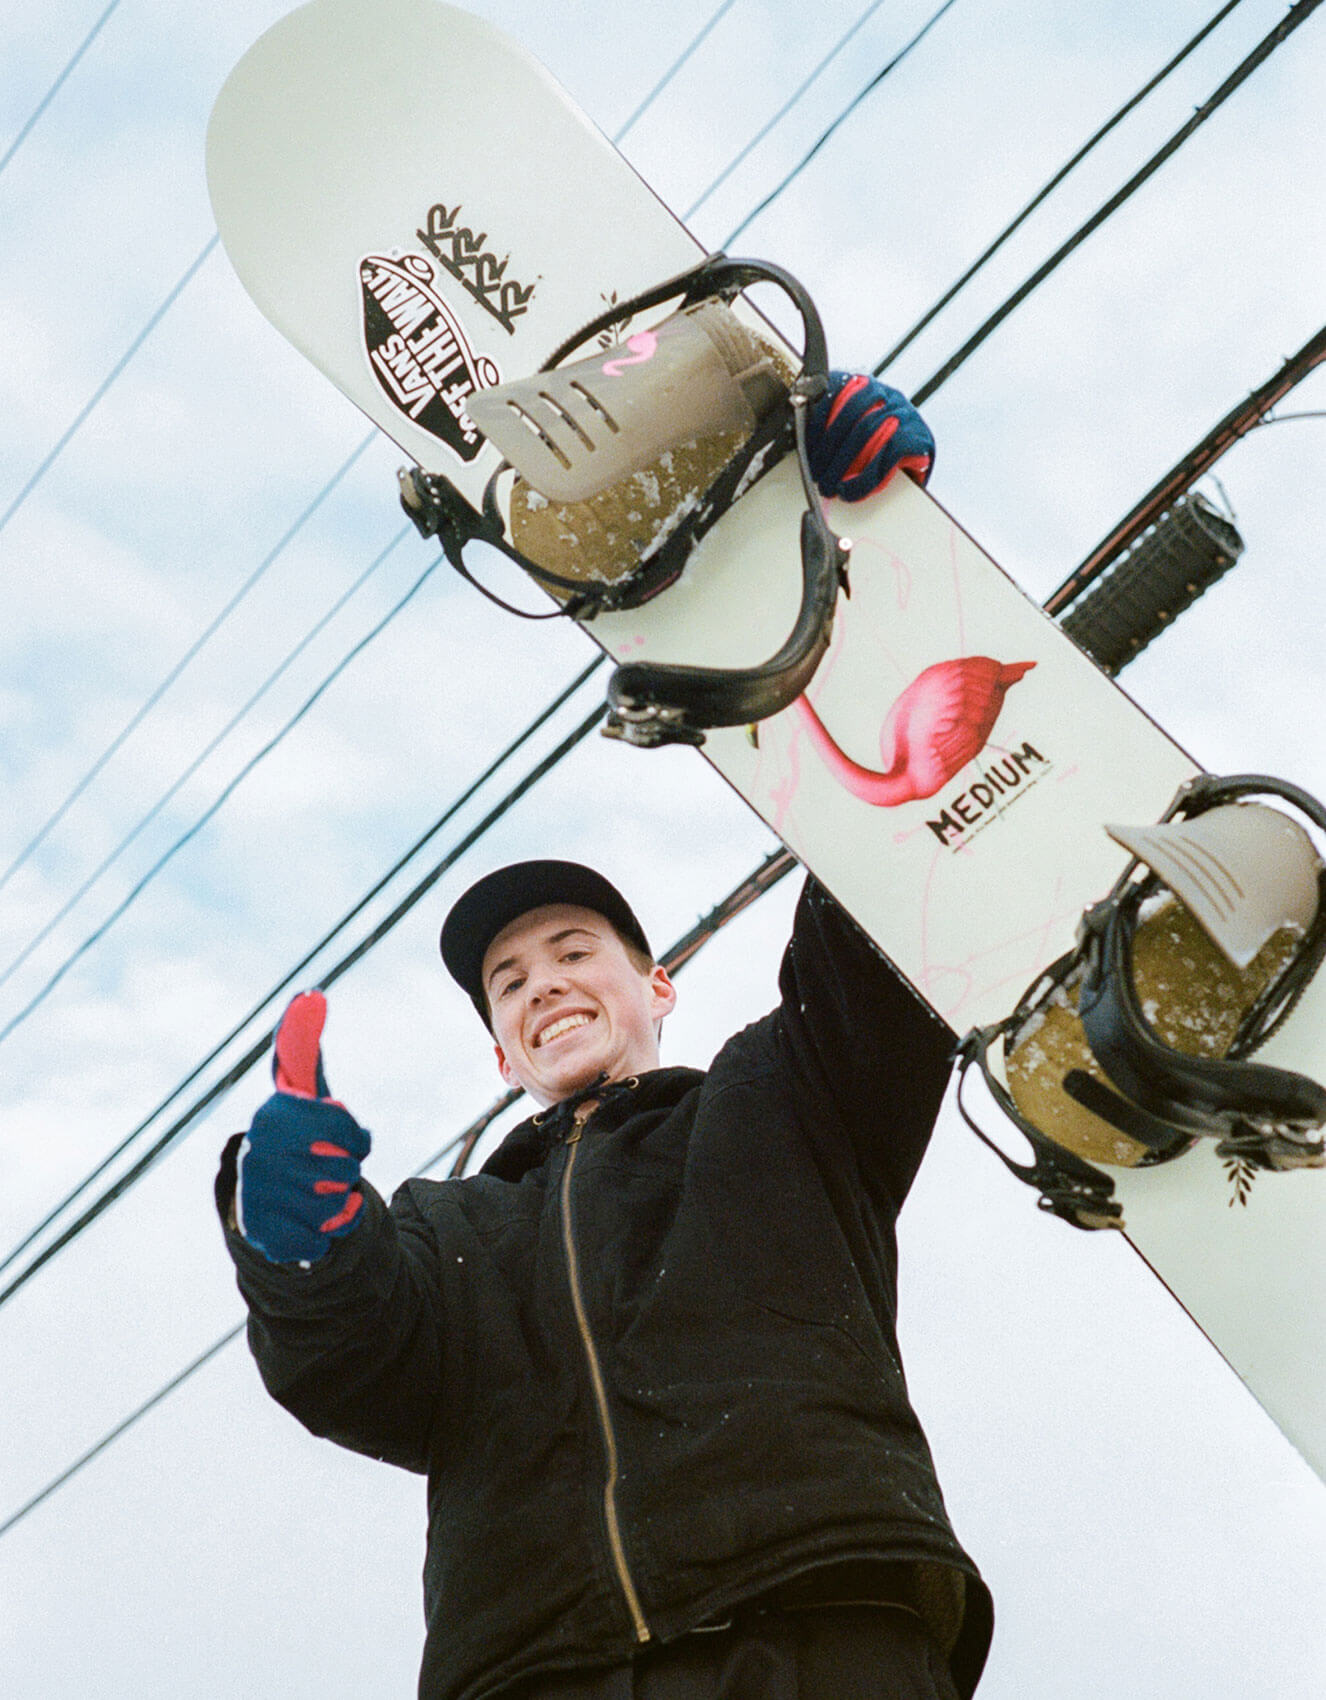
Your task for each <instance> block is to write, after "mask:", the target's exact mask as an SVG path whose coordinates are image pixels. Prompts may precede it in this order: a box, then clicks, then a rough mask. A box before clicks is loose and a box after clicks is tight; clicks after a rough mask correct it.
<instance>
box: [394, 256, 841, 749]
mask: <svg viewBox="0 0 1326 1700" xmlns="http://www.w3.org/2000/svg"><path fill="white" fill-rule="evenodd" d="M764 281H767V282H773V283H775V284H777V285H778V286H779V287H780V288H782V289H783V290H784V291H785V293H787V295H788V296H789V297H790V298H791V300H792V301H793V303H794V304H795V306H796V307H797V309H798V311H799V313H800V315H801V319H802V324H803V328H804V349H803V354H802V360H801V369H800V372H799V373H798V372H794V371H793V370H792V368H791V364H790V362H789V361H788V359H787V357H786V355H785V354H784V353H783V351H782V350H781V349H780V348H778V347H777V345H776V344H774V343H773V342H772V341H771V340H769V339H767V338H765V337H764V336H762V335H761V334H760V333H758V332H757V331H754V330H752V329H751V328H750V327H749V326H748V325H747V324H746V323H745V322H743V321H742V320H741V319H739V318H738V317H737V315H736V314H735V313H734V312H733V311H732V309H731V307H730V305H729V304H730V302H731V301H732V300H733V299H734V298H735V296H736V294H737V292H738V291H739V290H741V289H743V288H746V287H747V286H749V285H750V284H753V283H758V282H764ZM672 301H675V302H677V303H678V305H677V307H676V310H675V311H674V312H673V313H672V314H671V315H670V316H668V317H667V318H665V319H664V320H662V322H661V323H659V324H656V325H654V326H652V327H650V328H648V329H645V330H641V331H638V332H636V333H635V334H633V335H632V336H630V337H629V338H628V339H627V340H626V342H625V343H621V342H614V343H612V344H610V345H609V346H608V347H606V348H600V349H599V350H598V352H597V353H595V354H593V355H591V356H588V357H586V358H582V359H580V360H578V361H576V362H575V363H574V364H569V365H568V364H566V362H567V361H568V360H569V359H570V357H571V356H572V355H573V354H575V353H576V352H577V350H579V349H581V348H582V347H583V346H584V345H585V344H586V343H589V342H592V341H594V340H595V339H596V338H601V337H603V336H605V335H610V334H612V333H613V332H614V330H620V329H621V328H622V327H623V326H625V325H626V324H629V323H630V322H632V321H633V320H634V319H635V318H636V317H637V316H638V315H639V314H642V313H646V312H648V311H649V310H650V309H652V308H656V307H659V306H662V305H664V304H666V303H668V302H672ZM827 381H828V355H827V350H826V347H825V342H824V332H823V327H822V325H821V323H820V319H819V314H818V313H817V311H816V309H815V305H814V303H813V302H812V301H811V299H810V297H809V296H808V295H807V294H806V292H805V290H804V289H803V288H802V287H801V285H800V284H799V283H797V281H796V279H795V278H793V277H791V275H790V274H789V273H787V272H784V271H783V270H782V269H781V268H779V267H776V266H771V265H768V264H766V263H765V262H763V261H757V260H729V259H727V258H726V257H725V256H723V255H713V256H710V257H709V258H708V259H706V260H704V261H703V262H702V263H701V264H699V265H697V266H695V267H693V268H691V269H690V270H689V271H686V272H684V273H682V274H680V276H678V277H676V278H672V279H669V280H668V281H667V282H666V283H662V284H659V285H657V286H655V287H654V288H653V289H650V290H647V291H645V292H643V293H642V294H640V295H637V296H635V297H633V298H632V299H631V300H629V301H623V302H618V303H614V304H613V306H612V307H611V308H609V309H608V310H607V311H606V312H604V313H603V314H601V315H599V317H597V318H595V319H593V320H591V321H590V323H589V324H587V325H585V326H583V327H582V328H581V329H580V330H579V331H577V332H576V333H575V335H574V336H573V337H571V338H569V339H568V340H567V341H566V342H565V343H563V344H562V346H561V347H560V348H558V349H557V350H556V351H555V352H554V353H553V354H552V356H551V357H550V358H549V360H548V361H547V362H546V363H545V365H544V366H543V368H542V369H541V371H540V372H539V373H537V374H535V375H534V376H533V377H530V378H525V379H520V380H517V381H515V382H513V383H508V384H504V385H501V386H498V387H495V388H493V389H491V390H488V391H485V392H483V393H482V394H480V395H478V396H475V397H474V398H472V400H471V403H470V412H471V415H472V417H473V418H474V421H475V423H476V424H478V425H479V426H480V428H481V429H483V430H484V432H485V433H486V434H487V435H488V436H489V438H490V440H491V441H492V442H493V443H494V445H495V446H496V447H497V448H498V449H499V451H500V452H501V453H502V454H503V455H504V457H505V459H504V461H503V464H502V465H501V466H500V467H499V468H498V470H497V471H496V472H495V473H494V474H493V477H492V478H491V479H490V480H489V484H488V488H487V490H486V491H485V495H484V501H483V508H482V512H478V511H476V510H475V509H474V508H472V507H471V506H470V504H469V503H468V502H466V501H465V499H464V497H462V496H461V495H460V493H459V492H458V491H457V490H456V489H455V488H454V487H453V486H452V485H451V484H450V483H449V482H448V480H446V479H445V478H443V477H441V476H440V475H438V474H432V473H425V472H423V471H421V470H420V469H419V468H417V467H416V468H412V469H410V470H409V471H408V472H405V473H403V474H402V475H401V498H402V502H403V504H404V506H405V509H406V512H407V513H409V515H410V517H411V519H412V520H413V521H414V523H415V525H416V526H417V527H418V528H419V530H420V531H422V532H423V533H424V535H425V536H434V535H435V536H437V537H438V538H439V539H440V540H441V542H442V545H443V547H444V549H445V550H446V552H447V556H448V558H449V559H450V561H451V563H452V565H453V566H455V567H456V568H457V570H458V571H460V572H461V573H462V574H463V575H464V576H465V577H466V578H470V579H471V582H474V581H473V579H472V576H471V574H470V572H469V570H468V568H467V567H466V565H465V562H464V559H463V555H464V548H465V545H466V544H467V543H469V542H470V541H473V540H476V539H478V540H481V541H483V542H486V543H489V544H491V545H493V546H495V547H497V548H498V549H500V550H501V551H502V552H503V553H504V554H506V555H507V556H508V557H510V558H511V559H512V560H514V561H516V562H517V563H518V564H519V565H520V566H521V567H522V568H523V569H524V570H525V571H526V572H528V573H529V574H530V575H531V576H532V577H533V578H534V579H535V580H536V581H537V582H538V583H539V584H541V585H542V586H543V587H544V589H546V590H547V591H548V592H549V594H550V595H552V596H553V597H554V598H555V599H557V600H558V601H560V602H561V604H562V607H561V609H560V610H559V611H560V612H561V613H564V614H567V615H570V616H571V617H573V618H576V619H579V620H582V621H588V620H592V619H593V618H594V616H595V615H596V614H598V613H601V612H605V611H608V610H613V609H621V608H634V607H639V606H640V605H642V604H643V603H645V602H647V601H649V600H651V598H653V597H655V596H657V595H659V594H661V592H663V591H664V590H666V589H667V588H668V586H669V585H671V584H673V583H675V581H676V580H677V578H678V577H679V576H680V574H681V572H682V570H683V568H684V567H685V565H686V562H687V560H688V559H689V558H690V556H691V554H692V553H693V551H694V550H695V548H696V547H697V546H698V544H699V543H700V541H701V540H702V539H703V537H704V536H705V535H706V534H707V533H708V531H709V530H710V529H711V528H712V527H713V526H714V525H715V524H716V523H717V522H718V520H720V519H721V518H722V517H723V515H724V514H725V513H726V512H727V510H728V509H729V508H730V507H731V506H732V504H733V503H734V502H735V501H737V500H738V499H739V498H740V496H741V495H742V494H744V493H745V491H746V490H748V489H749V488H751V486H752V485H753V484H754V483H756V482H757V481H758V479H759V478H761V477H763V476H764V474H765V473H766V472H768V471H769V469H770V468H771V467H773V466H774V465H776V464H777V463H778V461H779V460H781V459H782V458H783V457H784V456H785V455H787V454H789V453H795V454H796V456H797V460H798V464H799V466H800V470H801V480H802V486H803V489H804V492H805V498H806V511H805V513H804V514H803V516H802V522H801V557H802V596H801V604H800V609H799V612H798V615H797V618H796V621H795V623H794V625H793V629H792V631H791V633H790V634H789V636H788V638H787V641H786V642H785V643H784V644H783V646H782V647H781V648H780V649H779V650H778V651H777V653H776V654H775V655H773V656H771V657H770V658H769V660H768V661H766V662H764V663H762V664H760V665H759V666H756V667H751V668H744V669H731V670H729V669H719V668H706V667H687V666H677V665H666V664H655V663H650V662H631V663H628V664H625V665H623V666H620V667H618V668H617V669H616V671H615V672H614V674H613V676H612V680H611V682H610V684H609V688H608V701H609V705H610V710H611V712H610V714H609V717H608V721H607V724H606V725H605V728H604V730H605V733H606V734H607V735H608V736H611V737H618V738H622V739H624V740H625V741H627V742H629V743H634V744H639V745H643V746H653V745H658V744H664V743H678V742H680V743H691V744H700V743H703V742H704V729H705V728H707V727H711V726H741V725H749V724H752V723H754V722H756V721H759V720H763V719H765V718H767V717H768V716H770V715H772V714H776V713H778V712H779V710H781V709H783V708H785V707H786V706H787V705H788V704H789V703H790V702H792V701H793V700H794V699H795V698H796V697H798V696H800V694H801V693H802V691H804V689H805V687H806V686H807V684H809V682H810V679H811V677H812V676H813V674H814V672H815V669H816V667H817V666H818V665H819V662H820V660H821V659H822V657H823V655H824V653H825V651H826V650H827V648H828V644H829V637H830V633H831V627H832V620H833V612H834V606H835V604H836V601H837V597H838V593H839V590H840V589H844V588H845V587H846V582H847V580H846V562H847V545H846V544H845V543H843V542H842V541H841V540H840V539H839V538H837V537H836V536H835V535H834V534H833V532H832V531H831V530H830V529H829V527H828V524H827V522H826V521H825V518H824V514H823V509H822V507H821V504H820V502H819V499H818V496H817V493H816V491H815V486H814V481H813V479H812V477H811V473H810V466H809V461H808V458H807V452H806V434H805V415H806V409H807V407H808V406H809V405H810V404H811V403H812V402H814V401H815V400H816V399H818V397H819V396H821V395H822V394H823V393H824V391H825V388H826V385H827ZM508 473H514V474H515V481H514V484H513V487H512V491H511V496H510V504H509V508H510V530H511V537H510V540H508V538H507V536H506V526H505V525H504V522H503V519H502V515H501V512H500V508H499V505H498V501H497V486H498V482H499V480H501V479H502V478H503V477H505V476H506V475H507V474H508ZM552 562H555V563H556V566H555V568H554V566H553V565H551V564H550V563H552ZM479 588H483V587H482V586H480V587H479ZM485 594H491V593H490V592H487V591H485ZM494 600H498V599H497V598H494ZM502 606H503V607H509V604H506V603H503V604H502ZM511 611H512V612H519V610H514V609H513V610H511ZM536 617H540V618H542V617H546V616H536Z"/></svg>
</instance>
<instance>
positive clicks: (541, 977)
mask: <svg viewBox="0 0 1326 1700" xmlns="http://www.w3.org/2000/svg"><path fill="white" fill-rule="evenodd" d="M566 989H567V987H566V975H565V974H564V973H563V972H562V969H561V966H560V965H559V964H557V963H551V964H549V965H548V966H546V967H544V968H536V969H533V970H531V972H530V985H529V997H530V1002H531V1003H539V1002H541V1001H542V1000H543V999H545V998H555V997H560V996H561V995H562V993H563V992H565V991H566Z"/></svg>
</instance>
